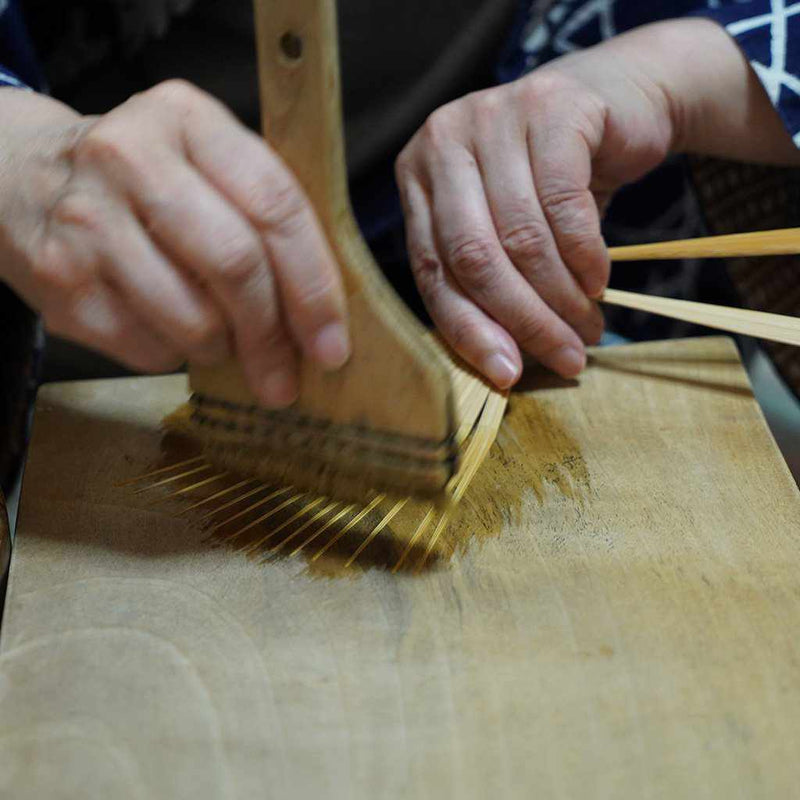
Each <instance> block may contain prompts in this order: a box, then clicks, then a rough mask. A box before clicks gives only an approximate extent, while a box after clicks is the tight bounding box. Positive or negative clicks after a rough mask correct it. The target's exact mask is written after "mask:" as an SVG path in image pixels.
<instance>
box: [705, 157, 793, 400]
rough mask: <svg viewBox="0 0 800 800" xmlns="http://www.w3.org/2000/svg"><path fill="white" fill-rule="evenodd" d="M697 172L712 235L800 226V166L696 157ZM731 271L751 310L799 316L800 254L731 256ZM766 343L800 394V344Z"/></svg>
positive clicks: (782, 372) (783, 372)
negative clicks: (763, 164) (734, 257)
mask: <svg viewBox="0 0 800 800" xmlns="http://www.w3.org/2000/svg"><path fill="white" fill-rule="evenodd" d="M692 172H693V176H694V182H695V185H696V189H697V196H698V199H699V201H700V206H701V208H702V210H703V213H704V215H705V218H706V221H707V225H708V228H709V233H711V234H726V233H744V232H747V231H758V230H773V229H777V228H794V227H798V226H800V169H786V168H781V167H764V166H759V165H753V164H739V163H734V162H729V161H720V160H716V159H694V160H693V162H692ZM728 271H729V273H730V276H731V279H732V280H733V283H734V285H735V287H736V289H737V290H738V293H739V295H740V296H741V299H742V302H743V304H744V305H745V306H746V307H747V308H752V309H755V310H757V311H769V312H771V313H774V314H788V315H790V316H795V317H797V316H800V256H762V257H759V258H736V259H730V260H729V262H728ZM764 346H765V348H766V350H767V352H768V353H769V355H770V356H771V358H772V360H773V361H774V363H775V366H776V367H777V369H778V371H779V372H780V374H781V376H782V377H783V379H784V380H785V381H786V382H787V384H788V385H789V386H790V387H791V389H792V390H793V391H794V393H795V394H796V395H798V396H800V348H797V347H790V346H788V345H782V344H773V343H771V342H765V343H764Z"/></svg>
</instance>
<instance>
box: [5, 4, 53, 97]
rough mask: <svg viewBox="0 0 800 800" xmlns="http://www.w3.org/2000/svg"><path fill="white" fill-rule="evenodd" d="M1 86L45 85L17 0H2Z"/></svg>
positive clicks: (34, 87)
mask: <svg viewBox="0 0 800 800" xmlns="http://www.w3.org/2000/svg"><path fill="white" fill-rule="evenodd" d="M0 86H13V87H16V88H31V89H36V90H39V91H42V90H44V89H45V82H44V79H43V76H42V72H41V69H40V67H39V64H38V62H37V59H36V54H35V53H34V50H33V45H32V44H31V40H30V37H29V35H28V31H27V29H26V27H25V22H24V20H23V18H22V12H21V11H20V8H19V5H18V4H17V0H0Z"/></svg>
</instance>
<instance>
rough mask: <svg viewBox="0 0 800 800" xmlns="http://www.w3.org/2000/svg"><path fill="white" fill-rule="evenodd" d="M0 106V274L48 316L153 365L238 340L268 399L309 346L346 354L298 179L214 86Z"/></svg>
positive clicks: (231, 346) (290, 393)
mask: <svg viewBox="0 0 800 800" xmlns="http://www.w3.org/2000/svg"><path fill="white" fill-rule="evenodd" d="M0 109H2V113H3V117H4V119H6V120H9V119H13V120H15V122H14V124H13V125H6V126H4V130H3V131H2V132H0V151H2V152H3V154H4V158H3V160H1V161H0V279H2V280H5V281H7V282H8V283H9V284H10V285H11V286H12V287H13V288H14V289H15V290H16V291H17V292H18V293H19V294H21V295H22V297H24V298H25V300H26V301H27V302H28V303H29V304H30V305H31V306H32V307H34V308H35V309H36V310H38V311H40V312H41V314H42V317H43V319H44V322H45V325H46V327H47V329H48V330H49V331H52V332H53V333H56V334H58V335H61V336H64V337H66V338H69V339H72V340H74V341H77V342H80V343H82V344H85V345H87V346H89V347H93V348H95V349H97V350H100V351H102V352H104V353H106V354H108V355H109V356H111V357H112V358H114V359H116V360H118V361H121V362H123V363H124V364H127V365H128V366H130V367H132V368H133V369H136V370H139V371H145V372H159V371H165V370H169V369H171V368H175V367H177V366H179V365H180V364H181V363H183V362H186V361H189V362H194V363H197V364H213V363H217V362H219V361H222V360H224V359H225V358H228V357H230V356H234V355H235V357H236V358H237V359H238V360H239V362H240V363H241V365H242V368H243V371H244V374H245V377H246V379H247V382H248V385H249V386H250V388H251V390H252V392H253V393H254V394H255V395H256V397H257V398H258V399H259V400H260V401H261V402H262V403H263V404H264V405H266V406H269V407H283V406H286V405H288V404H290V403H291V402H292V401H293V400H294V399H295V398H296V396H297V392H298V366H299V359H300V358H301V357H302V358H307V359H309V360H311V361H313V362H315V363H317V364H319V365H320V366H321V367H323V368H325V369H337V368H338V367H340V366H342V365H343V364H344V362H345V361H346V360H347V358H348V356H349V353H350V342H349V336H348V330H347V319H346V308H345V294H344V290H343V287H342V282H341V277H340V274H339V270H338V267H337V265H336V262H335V260H334V257H333V255H332V253H331V250H330V248H329V246H328V244H327V241H326V239H325V236H324V234H323V231H322V228H321V226H320V224H319V222H318V220H317V218H316V216H315V214H314V212H313V210H312V208H311V206H310V204H309V202H308V200H307V198H306V196H305V194H304V192H303V190H302V189H301V187H300V186H299V185H298V183H297V181H296V179H295V178H294V176H293V175H292V173H291V172H290V171H289V169H288V168H287V167H286V166H285V165H284V164H283V162H282V161H281V160H280V158H279V157H278V156H277V155H276V153H274V152H273V151H272V150H271V149H270V148H269V146H268V145H267V144H266V143H265V142H264V141H263V140H262V139H261V138H260V137H258V136H257V135H255V134H253V133H251V132H250V131H248V130H247V129H245V128H244V127H243V126H242V125H240V124H239V123H238V122H237V121H236V120H235V119H234V118H233V116H232V115H231V114H230V113H229V112H228V111H227V110H226V109H225V108H224V107H223V106H222V105H221V104H220V103H218V102H217V101H216V100H214V99H212V98H211V97H210V96H208V95H206V94H205V93H203V92H201V91H200V90H199V89H196V88H194V87H193V86H191V85H190V84H187V83H183V82H179V81H169V82H167V83H163V84H160V85H159V86H156V87H155V88H153V89H150V90H149V91H146V92H144V93H142V94H139V95H136V96H134V97H133V98H131V99H130V100H129V101H127V102H126V103H124V104H122V105H121V106H119V107H118V108H116V109H114V110H113V111H111V112H109V113H108V114H105V115H104V116H100V117H82V116H80V115H78V114H76V113H75V112H73V111H72V110H70V109H68V108H66V107H65V106H63V105H61V104H60V103H58V102H56V101H54V100H51V99H48V98H45V97H42V96H38V95H35V94H33V93H30V92H21V91H19V90H16V89H2V90H0Z"/></svg>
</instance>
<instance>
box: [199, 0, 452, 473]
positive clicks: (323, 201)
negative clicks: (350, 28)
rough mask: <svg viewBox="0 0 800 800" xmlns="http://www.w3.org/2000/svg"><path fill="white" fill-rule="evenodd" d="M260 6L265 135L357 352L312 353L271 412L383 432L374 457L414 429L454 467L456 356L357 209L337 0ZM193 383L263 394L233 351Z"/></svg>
mask: <svg viewBox="0 0 800 800" xmlns="http://www.w3.org/2000/svg"><path fill="white" fill-rule="evenodd" d="M254 11H255V21H256V32H257V37H256V40H257V48H258V63H259V84H260V93H261V109H262V117H263V127H264V135H265V137H266V139H267V140H268V142H269V143H270V144H271V146H272V147H273V149H274V150H275V151H276V152H277V153H278V154H279V155H280V156H281V157H282V158H283V160H284V161H285V162H286V164H287V165H288V167H289V168H290V169H291V170H292V171H293V172H294V173H295V175H296V176H297V178H298V180H299V182H300V183H301V185H302V186H303V188H304V189H305V191H306V193H307V195H308V197H309V199H310V201H311V203H312V205H313V206H314V209H315V211H316V213H317V216H318V217H319V219H320V221H321V223H322V226H323V228H324V230H325V233H326V235H327V237H328V241H329V243H330V245H331V250H332V252H333V255H334V257H335V258H336V261H337V263H338V265H339V268H340V271H341V275H342V281H343V284H344V288H345V292H346V294H347V310H348V315H349V324H350V332H351V339H352V342H353V352H352V355H351V358H350V360H349V361H348V363H347V364H346V365H345V366H344V367H343V368H342V369H340V370H338V371H337V372H333V373H326V372H324V371H323V370H321V369H320V368H319V367H317V366H316V365H315V364H314V363H312V362H311V361H309V360H308V359H303V360H302V363H301V364H300V394H299V398H298V400H297V402H296V403H295V404H294V406H293V408H292V409H291V412H290V413H287V414H284V415H272V417H271V418H274V419H275V420H276V422H275V426H274V429H275V430H276V431H277V430H278V428H280V431H281V432H285V431H286V430H288V429H290V428H291V424H292V423H291V422H290V420H291V419H297V420H301V421H303V424H305V423H306V422H307V420H313V421H314V422H315V424H317V429H320V430H321V429H322V428H320V427H319V425H318V423H324V425H325V426H328V427H329V428H330V429H331V430H334V429H335V430H337V431H340V430H342V429H343V428H346V429H351V428H358V430H359V431H362V432H365V433H364V435H372V434H374V436H373V440H374V441H376V442H378V443H377V444H374V446H372V444H371V448H362V450H360V451H359V452H360V453H361V454H362V455H364V457H365V458H367V457H369V458H371V459H372V460H373V461H375V462H377V461H379V460H380V457H381V456H382V452H383V451H382V450H381V447H388V446H389V445H388V444H387V442H388V441H389V440H392V441H393V437H396V436H400V437H403V438H402V439H401V442H402V446H403V448H406V447H407V448H411V449H414V451H415V452H416V450H417V449H418V447H419V442H420V441H424V444H425V445H426V446H427V445H435V447H429V448H428V450H430V452H432V453H434V454H435V459H439V453H440V452H443V451H446V456H447V469H448V470H452V459H451V458H450V456H451V452H450V451H451V449H452V441H453V434H454V433H455V431H456V428H457V425H456V419H455V410H454V409H455V406H454V401H453V397H452V391H451V380H450V376H449V373H448V370H447V361H446V358H445V356H444V354H443V352H442V351H441V350H439V349H438V348H437V347H435V346H434V345H433V344H432V343H431V341H429V340H428V338H426V336H425V331H424V329H423V328H422V326H421V325H420V323H419V322H418V321H417V320H416V318H415V317H414V316H413V315H412V314H411V312H410V311H409V310H408V309H407V308H406V307H405V305H403V303H402V301H401V300H400V299H399V298H398V297H397V295H396V294H395V293H394V291H393V290H392V288H391V287H390V286H389V284H388V282H387V281H386V279H385V278H384V277H383V274H382V273H381V271H380V269H379V267H378V266H377V264H375V261H374V259H373V258H372V255H371V253H370V251H369V248H368V247H367V245H366V243H365V242H364V240H363V239H362V237H361V235H360V233H359V231H358V227H357V225H356V222H355V219H354V217H353V214H352V211H351V209H350V201H349V195H348V191H347V172H346V168H345V159H344V137H343V133H342V113H341V100H340V89H339V63H338V39H337V32H336V28H337V26H336V3H335V0H255V3H254ZM190 385H191V387H192V390H193V391H194V392H195V393H196V394H198V395H201V396H204V397H206V398H213V399H216V400H218V401H219V400H224V401H226V402H227V403H231V404H233V405H234V406H237V407H240V408H243V409H248V408H250V407H252V406H253V405H255V404H256V403H257V401H256V400H255V398H254V397H253V395H252V393H251V392H250V391H249V389H248V387H247V384H246V382H245V379H244V375H243V374H242V371H241V369H240V368H239V365H238V364H236V363H235V362H233V361H231V362H229V363H228V364H225V365H222V366H221V367H214V368H204V367H199V366H196V365H194V366H193V367H192V368H191V370H190ZM298 424H299V423H298ZM387 434H390V435H389V436H387ZM410 439H413V440H415V441H414V443H413V444H409V443H408V440H410ZM442 443H444V444H442ZM440 445H441V447H440ZM426 452H427V450H426ZM295 455H296V454H292V455H291V456H290V455H289V454H286V455H285V456H284V458H283V461H284V462H287V463H288V461H289V460H290V458H294V457H295ZM373 455H374V458H373ZM329 456H330V458H333V459H334V460H335V461H336V462H337V463H336V464H334V466H335V467H337V468H338V466H339V464H340V463H341V462H343V461H344V460H345V459H343V458H340V457H336V456H335V454H334V455H333V456H331V454H330V453H329V451H326V452H325V459H326V460H327V459H329ZM259 457H260V454H259ZM266 461H267V459H266V458H264V462H265V463H266ZM384 461H386V459H384ZM381 463H383V462H381ZM392 463H394V462H392ZM402 463H403V464H405V462H402ZM438 463H439V462H438V461H437V464H438ZM320 474H322V473H320ZM325 474H326V475H327V474H328V472H326V473H325ZM446 477H449V475H448V476H446ZM445 479H446V478H445Z"/></svg>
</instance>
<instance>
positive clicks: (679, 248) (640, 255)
mask: <svg viewBox="0 0 800 800" xmlns="http://www.w3.org/2000/svg"><path fill="white" fill-rule="evenodd" d="M798 253H800V228H786V229H783V230H773V231H755V232H753V233H734V234H729V235H727V236H706V237H703V238H700V239H679V240H677V241H672V242H655V243H653V244H637V245H632V246H627V247H611V248H609V251H608V254H609V256H610V258H611V260H612V261H649V260H660V259H664V260H669V259H673V258H736V257H742V256H778V255H797V254H798Z"/></svg>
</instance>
